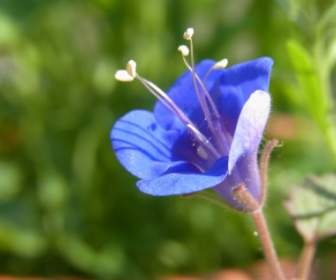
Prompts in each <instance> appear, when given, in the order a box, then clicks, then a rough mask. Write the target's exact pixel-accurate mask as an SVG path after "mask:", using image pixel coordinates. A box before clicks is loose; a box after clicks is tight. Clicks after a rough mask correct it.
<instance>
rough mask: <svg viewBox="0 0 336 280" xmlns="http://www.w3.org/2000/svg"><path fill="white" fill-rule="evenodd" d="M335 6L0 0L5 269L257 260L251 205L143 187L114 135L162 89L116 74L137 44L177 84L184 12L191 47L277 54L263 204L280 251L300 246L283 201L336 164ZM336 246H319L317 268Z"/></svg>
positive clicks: (81, 271)
mask: <svg viewBox="0 0 336 280" xmlns="http://www.w3.org/2000/svg"><path fill="white" fill-rule="evenodd" d="M335 15H336V9H335V3H334V1H327V0H320V1H317V0H316V1H314V0H310V1H308V0H293V1H290V0H288V1H285V0H278V1H270V0H258V1H256V0H255V1H253V0H234V1H231V0H226V1H222V0H184V1H178V0H141V1H132V0H123V1H118V0H91V1H90V0H73V1H67V0H63V1H62V0H59V1H56V0H55V1H52V0H0V273H1V274H11V275H24V276H29V275H30V276H31V275H38V276H59V275H72V276H79V277H83V278H93V279H139V280H141V279H157V278H158V277H159V276H161V275H173V274H190V275H202V274H208V273H212V272H214V271H217V270H220V269H223V268H226V267H241V268H247V267H249V266H251V265H252V264H253V263H255V262H256V261H258V260H261V259H262V252H261V249H260V245H259V242H258V240H257V238H256V236H255V235H254V229H253V225H252V224H251V221H250V220H249V219H248V217H246V216H243V215H241V214H238V213H235V212H233V211H231V210H229V209H223V208H219V207H218V206H216V205H212V204H210V203H209V202H207V201H202V200H200V199H197V198H193V197H188V198H182V197H167V198H153V197H149V196H146V195H144V194H142V193H140V192H138V191H137V189H136V188H135V178H133V177H132V176H131V175H129V174H128V173H127V172H126V171H124V170H123V168H122V167H121V166H120V165H119V163H118V162H117V160H116V158H115V155H114V154H113V152H112V149H111V144H110V140H109V132H110V129H111V127H112V125H113V123H114V122H115V121H116V119H117V118H118V117H120V116H121V115H123V114H124V113H126V112H128V111H129V110H132V109H135V108H144V109H151V108H152V106H153V103H154V100H153V97H152V96H150V95H149V94H148V93H147V92H146V91H145V90H144V89H143V88H142V87H141V86H140V85H139V84H137V83H130V84H122V83H118V82H116V81H115V80H114V72H115V71H116V70H117V69H119V68H122V67H123V66H124V64H125V63H126V61H127V60H128V59H129V58H133V59H135V60H136V61H137V63H138V68H139V71H140V72H141V73H142V74H143V75H144V76H145V77H148V78H149V79H150V80H153V81H155V82H156V83H157V84H159V85H160V86H161V87H162V88H164V89H167V88H169V85H170V84H171V83H172V82H173V81H174V79H175V78H176V77H177V76H178V75H179V74H180V73H181V71H183V70H184V66H183V63H182V61H181V58H180V56H179V54H178V53H177V51H176V49H177V46H178V45H180V44H181V43H183V40H182V37H181V35H182V33H183V31H184V29H185V28H186V27H189V26H193V27H194V28H195V30H196V34H195V46H196V47H195V48H196V57H197V59H201V58H205V57H211V58H214V59H218V60H219V59H222V58H224V57H227V58H229V61H230V63H231V64H234V63H237V62H240V61H243V60H246V59H252V58H255V57H258V56H262V55H267V56H271V57H273V59H274V61H275V65H274V72H273V76H272V86H271V92H272V96H273V113H272V119H271V121H270V123H269V127H268V132H267V134H266V136H265V139H267V138H271V137H277V138H279V139H280V140H281V143H282V145H281V147H280V148H278V149H276V151H275V153H274V155H273V158H272V165H271V170H270V191H269V200H268V205H267V206H266V213H267V217H268V219H269V222H270V226H271V228H272V232H273V236H274V239H275V243H276V247H277V248H278V251H279V254H280V255H281V257H282V258H286V259H294V258H296V257H297V255H298V254H299V252H300V247H301V245H302V241H301V238H300V237H299V235H298V234H297V233H296V231H295V229H294V227H293V225H292V222H291V220H290V218H289V216H288V214H287V213H286V211H285V210H284V207H283V201H284V199H286V197H287V193H288V191H289V190H290V189H291V188H293V187H294V186H295V184H300V183H301V182H302V181H303V178H304V176H306V175H307V174H322V173H326V172H332V171H333V170H335V167H336V137H334V136H335V135H336V134H335V129H334V123H335V122H334V119H333V111H332V105H333V100H334V97H335V95H333V93H332V92H333V88H335V79H333V78H332V77H333V75H332V74H333V66H334V63H335V60H336V39H335V38H336V36H335V34H336V26H335V18H336V16H335ZM334 92H335V91H334ZM335 226H336V225H335ZM335 248H336V241H335V239H333V238H329V239H328V240H325V241H324V242H322V243H321V244H320V246H319V250H318V254H317V260H318V266H319V267H322V268H326V269H322V270H321V271H327V270H328V269H327V267H331V266H332V265H333V259H334V264H335V257H334V254H335ZM321 277H322V276H321ZM324 277H325V278H320V279H328V278H327V277H328V276H324Z"/></svg>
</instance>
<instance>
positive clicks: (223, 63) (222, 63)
mask: <svg viewBox="0 0 336 280" xmlns="http://www.w3.org/2000/svg"><path fill="white" fill-rule="evenodd" d="M228 64H229V61H228V59H227V58H224V59H222V60H220V61H218V62H216V64H215V65H214V66H213V68H214V69H222V68H226V67H227V66H228Z"/></svg>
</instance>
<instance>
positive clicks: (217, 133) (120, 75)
mask: <svg viewBox="0 0 336 280" xmlns="http://www.w3.org/2000/svg"><path fill="white" fill-rule="evenodd" d="M193 34H194V30H193V29H192V28H188V29H187V30H186V31H185V32H184V34H183V37H184V39H186V40H187V41H189V47H187V46H186V45H181V46H179V47H178V51H179V52H180V53H181V54H182V59H183V62H184V64H185V65H186V67H187V68H188V69H189V71H190V72H191V76H192V83H193V87H194V90H195V94H196V96H197V100H198V102H199V105H200V108H201V110H202V114H203V117H204V120H205V122H206V124H207V127H208V129H209V131H210V134H211V139H209V138H207V137H206V136H205V135H204V133H202V132H201V130H200V129H199V128H198V127H197V126H196V125H195V124H194V123H193V121H192V120H191V119H190V118H189V117H188V116H187V115H186V114H185V113H184V112H183V111H182V110H181V109H180V108H179V107H178V106H177V105H176V103H175V102H174V101H173V100H172V99H171V98H170V97H169V96H168V95H167V94H166V93H165V92H164V91H163V90H162V89H160V88H159V87H158V86H157V85H155V84H154V83H152V82H151V81H149V80H147V79H145V78H143V77H142V76H140V75H139V74H138V73H137V71H136V63H135V61H134V60H130V61H129V62H128V63H127V65H126V69H124V70H118V71H117V72H116V74H115V78H116V79H117V80H119V81H122V82H130V81H133V80H135V79H137V80H138V81H140V82H141V83H142V84H143V85H144V87H145V88H146V89H147V90H148V91H149V92H150V93H151V94H153V95H154V96H155V97H156V98H157V99H158V100H159V101H160V102H161V103H162V104H163V105H164V106H165V107H166V108H168V109H169V110H170V111H171V112H173V113H174V114H175V115H176V116H177V117H178V118H179V120H180V121H181V122H182V123H183V124H184V125H185V126H186V128H187V129H188V130H189V132H190V134H191V135H192V136H193V138H194V141H196V143H197V144H196V147H197V148H196V153H197V155H198V156H199V157H200V159H202V160H204V161H211V162H212V161H214V160H216V159H219V158H220V157H221V156H223V155H227V154H228V151H229V145H230V142H231V141H230V138H231V135H230V134H229V133H228V132H227V131H226V130H225V128H224V124H223V123H222V121H221V117H220V113H219V111H218V109H217V106H216V104H215V102H214V100H213V99H212V97H211V95H210V93H209V91H208V90H207V88H206V85H205V82H206V80H207V78H208V76H209V75H210V74H211V72H212V71H213V70H216V69H221V68H225V67H226V66H227V64H228V60H227V59H223V60H221V61H219V62H217V63H215V64H214V65H213V66H212V67H211V68H210V69H209V70H208V72H207V73H206V74H205V76H204V81H205V82H204V81H202V79H201V78H200V77H199V75H198V74H197V73H196V71H195V62H194V51H193V41H192V37H193ZM188 57H189V58H190V62H188V60H187V58H188ZM210 140H211V141H210ZM193 146H194V144H193Z"/></svg>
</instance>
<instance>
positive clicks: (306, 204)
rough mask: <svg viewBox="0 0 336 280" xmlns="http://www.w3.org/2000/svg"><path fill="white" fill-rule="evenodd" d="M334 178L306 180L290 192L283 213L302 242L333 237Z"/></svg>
mask: <svg viewBox="0 0 336 280" xmlns="http://www.w3.org/2000/svg"><path fill="white" fill-rule="evenodd" d="M335 185H336V176H335V175H330V174H328V175H324V176H321V177H310V178H307V179H306V182H305V184H304V185H303V186H297V187H295V188H293V189H292V190H291V192H290V197H289V199H288V200H287V202H286V206H287V210H288V212H289V213H290V215H291V216H292V218H293V219H294V222H295V226H296V228H297V230H298V232H299V233H300V234H301V236H302V237H303V239H304V240H305V242H306V243H311V242H315V241H318V240H320V239H322V238H326V237H329V236H333V235H335V234H336V228H335V222H336V211H335V210H336V192H335Z"/></svg>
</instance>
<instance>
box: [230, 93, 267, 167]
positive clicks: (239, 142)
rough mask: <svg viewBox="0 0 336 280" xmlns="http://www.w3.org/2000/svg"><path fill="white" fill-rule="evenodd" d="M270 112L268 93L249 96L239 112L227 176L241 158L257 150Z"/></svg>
mask: <svg viewBox="0 0 336 280" xmlns="http://www.w3.org/2000/svg"><path fill="white" fill-rule="evenodd" d="M270 111H271V96H270V94H269V93H268V92H266V91H262V90H257V91H255V92H253V93H252V94H251V95H250V97H249V99H248V100H247V101H246V103H245V104H244V106H243V108H242V111H241V112H240V115H239V118H238V122H237V126H236V130H235V133H234V136H233V140H232V144H231V148H230V152H229V163H228V172H229V174H230V173H231V171H232V170H233V168H234V166H235V164H236V162H237V161H238V160H239V158H240V157H241V156H243V155H244V154H246V153H248V152H252V151H256V150H257V149H258V147H259V144H260V141H261V138H262V135H263V133H264V129H265V126H266V123H267V120H268V116H269V114H270Z"/></svg>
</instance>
